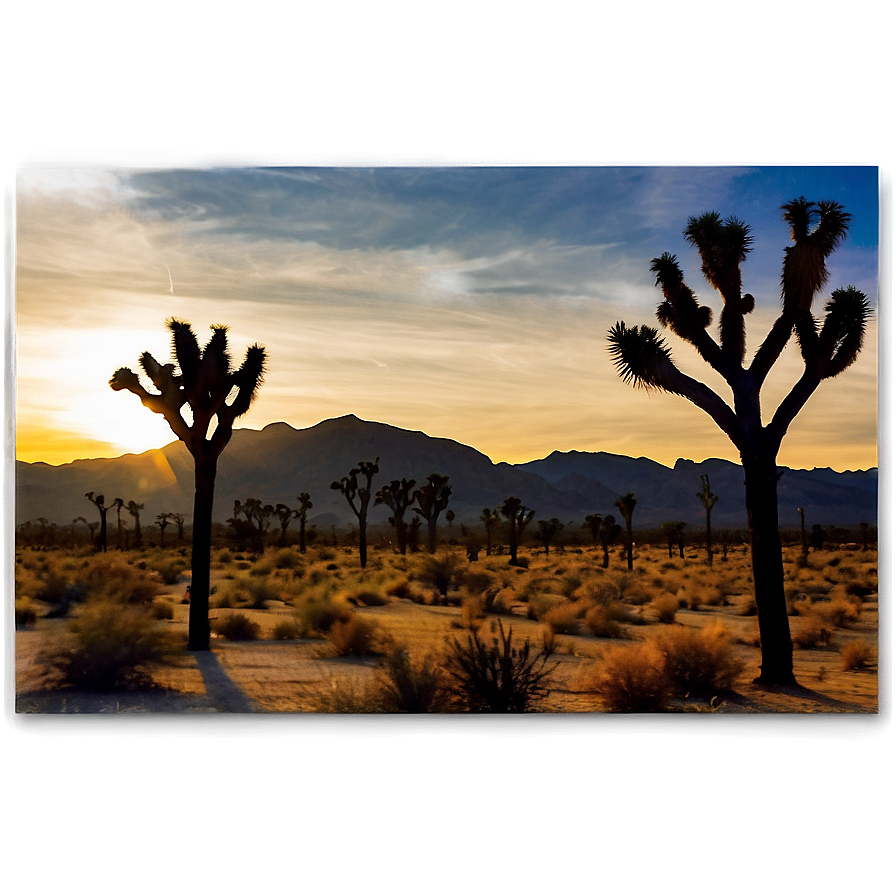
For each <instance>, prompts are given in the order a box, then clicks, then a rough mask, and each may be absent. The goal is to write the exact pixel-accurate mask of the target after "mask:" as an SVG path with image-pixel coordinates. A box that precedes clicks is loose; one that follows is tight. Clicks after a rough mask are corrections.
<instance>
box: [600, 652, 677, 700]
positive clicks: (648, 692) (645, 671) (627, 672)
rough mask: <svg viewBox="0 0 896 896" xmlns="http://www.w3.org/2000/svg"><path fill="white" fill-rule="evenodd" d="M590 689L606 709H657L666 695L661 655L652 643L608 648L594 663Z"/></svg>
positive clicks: (665, 680) (667, 689) (667, 691)
mask: <svg viewBox="0 0 896 896" xmlns="http://www.w3.org/2000/svg"><path fill="white" fill-rule="evenodd" d="M591 688H592V689H593V690H594V692H595V693H596V694H597V695H598V696H599V697H600V698H601V700H602V702H603V706H604V708H605V709H606V710H608V711H609V712H657V711H659V710H662V709H664V708H665V706H666V701H667V698H668V695H669V682H668V680H667V678H666V674H665V671H664V669H663V664H662V657H661V656H660V654H659V652H658V651H657V649H656V647H655V645H653V644H652V643H639V644H634V645H632V646H630V647H611V648H610V649H609V650H607V651H606V652H605V653H604V655H603V657H602V658H601V659H600V660H598V661H597V663H596V670H595V673H594V674H593V678H592V681H591Z"/></svg>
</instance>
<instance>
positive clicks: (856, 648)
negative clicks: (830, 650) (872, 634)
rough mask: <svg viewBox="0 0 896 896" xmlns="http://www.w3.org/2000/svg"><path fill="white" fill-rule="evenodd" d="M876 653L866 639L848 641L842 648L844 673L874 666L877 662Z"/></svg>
mask: <svg viewBox="0 0 896 896" xmlns="http://www.w3.org/2000/svg"><path fill="white" fill-rule="evenodd" d="M874 652H875V651H874V645H873V644H872V643H871V642H870V641H868V640H867V639H866V638H857V639H856V640H854V641H847V642H846V643H845V644H844V645H843V646H842V647H841V648H840V656H841V658H842V660H843V671H844V672H850V671H852V670H853V669H865V668H867V667H868V666H871V665H873V664H874V662H875V657H874Z"/></svg>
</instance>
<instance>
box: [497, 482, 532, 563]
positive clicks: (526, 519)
mask: <svg viewBox="0 0 896 896" xmlns="http://www.w3.org/2000/svg"><path fill="white" fill-rule="evenodd" d="M501 515H502V516H503V517H504V518H505V519H506V520H507V526H508V536H509V544H510V564H511V566H517V565H518V564H519V560H518V559H517V551H518V549H519V546H520V542H521V541H522V540H523V532H524V530H525V528H526V526H528V525H529V523H531V522H532V520H533V519H534V518H535V511H534V510H530V509H529V508H528V507H526V506H525V505H524V504H523V502H522V501H520V499H519V498H515V497H513V496H512V495H511V496H510V497H509V498H505V500H504V503H503V504H502V505H501Z"/></svg>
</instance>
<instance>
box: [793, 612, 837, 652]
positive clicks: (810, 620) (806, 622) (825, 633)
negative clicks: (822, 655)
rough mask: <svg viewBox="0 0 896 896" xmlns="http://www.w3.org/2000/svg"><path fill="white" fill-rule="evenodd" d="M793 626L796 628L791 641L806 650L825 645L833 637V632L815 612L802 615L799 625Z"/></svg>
mask: <svg viewBox="0 0 896 896" xmlns="http://www.w3.org/2000/svg"><path fill="white" fill-rule="evenodd" d="M795 628H796V630H795V631H794V632H793V634H792V635H791V637H792V639H793V643H794V644H795V645H796V646H797V647H799V648H801V649H803V650H808V649H809V648H811V647H827V645H828V644H830V643H831V638H832V637H833V632H832V631H831V630H830V629H829V628H828V627H827V626H825V625H824V622H823V620H822V619H821V618H820V617H819V616H818V615H817V614H815V613H810V614H807V615H806V616H804V617H803V619H802V620H801V622H800V625H799V626H798V627H795Z"/></svg>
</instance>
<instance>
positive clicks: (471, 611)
mask: <svg viewBox="0 0 896 896" xmlns="http://www.w3.org/2000/svg"><path fill="white" fill-rule="evenodd" d="M484 618H485V614H484V612H483V601H482V598H481V597H476V596H474V595H470V596H468V597H465V598H464V599H463V600H462V601H461V604H460V621H461V625H462V626H463V627H464V628H468V629H470V630H471V631H473V630H474V629H476V628H478V627H479V625H480V624H481V623H482V620H483V619H484Z"/></svg>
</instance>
